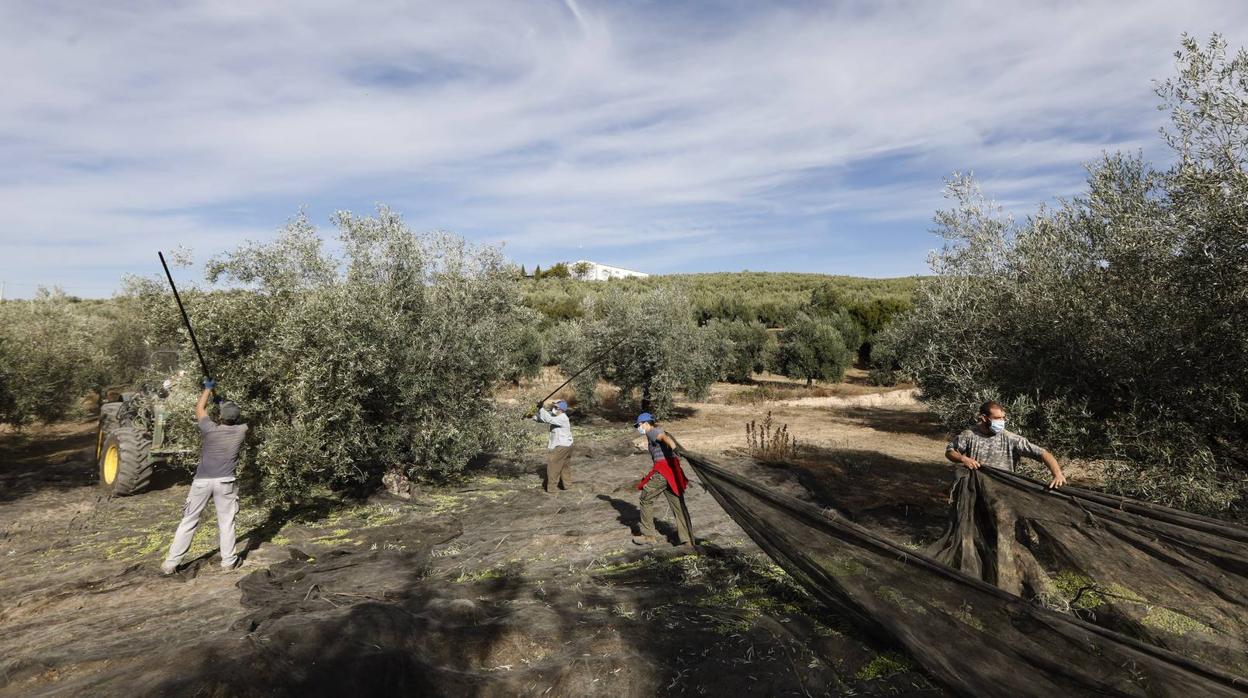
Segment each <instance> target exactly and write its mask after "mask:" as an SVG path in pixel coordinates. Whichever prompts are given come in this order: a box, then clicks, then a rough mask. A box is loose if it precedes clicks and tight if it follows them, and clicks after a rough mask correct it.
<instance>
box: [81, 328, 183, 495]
mask: <svg viewBox="0 0 1248 698" xmlns="http://www.w3.org/2000/svg"><path fill="white" fill-rule="evenodd" d="M161 353H164V352H161ZM174 354H175V357H176V352H174ZM168 397H169V391H168V389H167V388H166V387H164V386H162V387H161V388H159V389H157V390H152V389H151V387H150V386H148V385H147V384H143V385H141V386H140V387H139V389H138V390H137V391H133V392H124V393H121V394H120V399H118V400H115V401H110V402H106V403H105V404H103V405H102V406H101V407H100V425H99V433H98V434H97V436H96V442H95V458H96V462H97V463H98V464H99V471H100V486H101V487H102V488H104V489H105V490H106V491H107V492H108V493H109V494H113V495H119V496H124V495H131V494H138V493H140V492H142V491H144V490H146V489H147V488H148V486H150V485H151V482H152V473H153V472H154V471H155V469H156V467H157V466H162V465H164V464H166V463H167V462H168V461H169V459H170V457H172V456H181V455H186V454H189V453H192V452H193V451H191V450H190V449H187V448H181V447H179V445H178V444H176V443H175V440H174V439H172V438H170V434H169V428H168V427H169V423H170V415H171V412H170V410H169V409H168V404H167V398H168Z"/></svg>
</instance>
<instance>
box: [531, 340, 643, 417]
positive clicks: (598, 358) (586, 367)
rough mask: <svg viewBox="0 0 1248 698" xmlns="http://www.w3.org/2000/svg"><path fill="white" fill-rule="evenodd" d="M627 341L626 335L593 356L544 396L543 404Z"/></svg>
mask: <svg viewBox="0 0 1248 698" xmlns="http://www.w3.org/2000/svg"><path fill="white" fill-rule="evenodd" d="M626 341H628V338H627V337H625V338H624V339H621V340H620V341H618V342H616V343H615V344H612V345H611V346H610V347H608V348H607V350H606V351H604V352H602V353H601V354H599V355H597V356H595V357H594V358H593V360H591V361H590V362H589V363H587V364H585V365H584V366H582V367H581V370H579V371H577V372H576V373H573V374H572V377H571V378H569V379H567V380H566V381H564V382H562V383H560V384H559V387H558V388H555V389H554V390H552V391H550V395H547V396H546V397H544V398H542V400H541V402H542V404H545V403H546V401H547V400H549V399H550V398H552V397H554V395H555V393H557V392H559V391H560V390H563V387H564V386H565V385H567V384H568V383H571V382H572V381H574V380H576V377H577V376H579V375H581V374H582V373H584V372H586V371H588V370H589V369H590V368H592V367H594V366H596V365H597V364H598V362H599V361H602V360H603V359H605V358H607V354H610V353H611V352H613V351H615V350H616V349H619V348H620V346H621V345H623V344H624V342H626Z"/></svg>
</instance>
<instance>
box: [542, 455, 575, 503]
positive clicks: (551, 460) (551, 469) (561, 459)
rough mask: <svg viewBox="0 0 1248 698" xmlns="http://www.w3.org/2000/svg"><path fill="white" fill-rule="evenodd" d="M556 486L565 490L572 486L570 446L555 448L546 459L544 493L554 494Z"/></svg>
mask: <svg viewBox="0 0 1248 698" xmlns="http://www.w3.org/2000/svg"><path fill="white" fill-rule="evenodd" d="M556 484H560V485H563V489H565V490H566V489H568V488H569V487H571V486H572V447H571V446H555V447H554V448H552V449H550V455H549V456H548V457H547V459H546V491H547V492H554V491H555V485H556Z"/></svg>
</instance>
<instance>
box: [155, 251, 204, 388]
mask: <svg viewBox="0 0 1248 698" xmlns="http://www.w3.org/2000/svg"><path fill="white" fill-rule="evenodd" d="M156 254H157V255H159V256H160V266H162V267H164V268H165V278H167V279H169V288H171V289H173V299H174V300H175V301H177V302H178V310H180V311H182V322H183V323H184V324H185V325H186V331H187V333H189V334H190V335H191V345H192V346H194V347H195V355H196V356H198V357H199V367H200V368H202V369H204V378H208V379H211V378H212V373H211V372H210V371H209V370H208V362H207V361H204V352H202V351H200V350H199V342H198V341H197V340H196V339H195V330H194V329H192V328H191V319H190V318H189V317H187V315H186V308H185V307H184V306H183V305H182V297H181V296H179V295H178V287H177V286H176V285H175V284H174V283H173V274H170V273H169V265H168V264H166V263H165V253H164V252H160V251H157V252H156Z"/></svg>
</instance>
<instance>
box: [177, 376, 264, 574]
mask: <svg viewBox="0 0 1248 698" xmlns="http://www.w3.org/2000/svg"><path fill="white" fill-rule="evenodd" d="M215 385H216V383H215V382H214V381H212V380H205V381H204V392H203V393H202V394H200V396H199V402H198V403H197V404H196V405H195V418H196V419H197V420H198V421H199V432H200V434H201V436H202V437H203V442H202V445H201V447H200V455H199V467H198V468H196V469H195V479H193V480H192V481H191V491H190V493H189V494H187V495H186V509H185V511H183V513H182V523H180V524H178V532H177V533H175V534H174V536H173V545H171V546H169V555H168V556H167V557H166V558H165V561H164V562H163V563H162V564H161V565H160V571H161V573H162V574H165V575H170V574H173V573H174V572H176V571H177V569H178V565H179V564H181V562H182V557H183V556H184V555H186V551H187V550H188V549H190V547H191V539H192V538H194V537H195V529H197V528H199V518H200V516H201V515H202V514H203V513H204V507H206V506H208V500H209V499H211V500H212V501H213V504H215V505H216V507H217V532H218V534H219V536H220V542H221V567H222V568H223V569H227V570H231V569H234V568H236V567H238V565H239V563H240V562H241V560H240V558H239V557H238V555H236V554H235V553H234V517H235V516H237V515H238V484H237V482H236V481H235V479H234V472H235V470H236V469H237V468H238V451H239V449H240V448H242V445H243V438H244V437H245V436H247V425H246V424H239V423H238V422H239V420H240V419H241V417H242V413H241V411H240V410H239V409H238V405H236V404H234V403H233V402H228V401H227V402H222V403H221V405H220V410H219V412H220V416H221V423H220V424H218V423H216V422H213V421H212V419H211V418H210V417H209V416H208V400H209V398H211V397H212V389H213V387H214V386H215Z"/></svg>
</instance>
